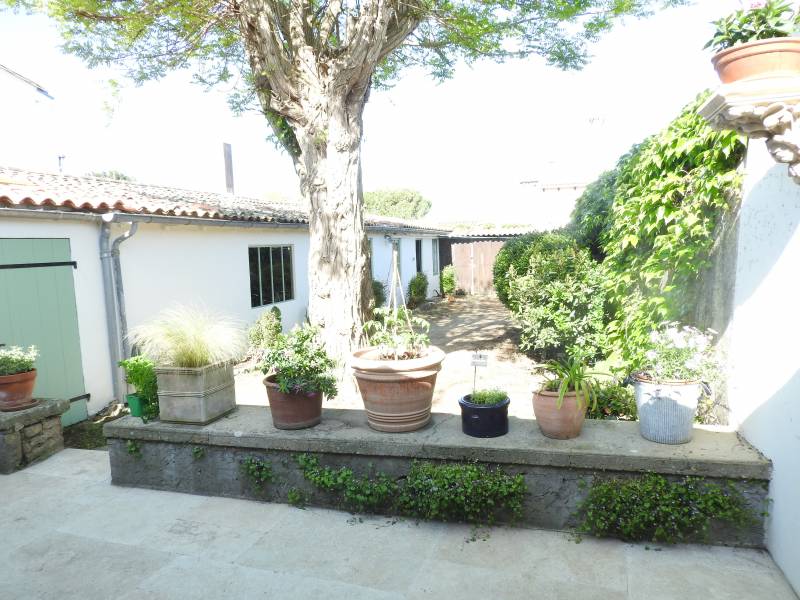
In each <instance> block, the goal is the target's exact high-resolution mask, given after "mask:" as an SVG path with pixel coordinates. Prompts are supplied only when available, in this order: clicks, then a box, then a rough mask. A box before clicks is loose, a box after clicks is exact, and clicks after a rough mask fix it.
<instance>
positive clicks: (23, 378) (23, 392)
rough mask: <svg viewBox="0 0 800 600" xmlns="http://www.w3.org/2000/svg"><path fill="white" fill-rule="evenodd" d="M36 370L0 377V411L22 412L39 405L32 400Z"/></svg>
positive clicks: (36, 401)
mask: <svg viewBox="0 0 800 600" xmlns="http://www.w3.org/2000/svg"><path fill="white" fill-rule="evenodd" d="M35 384H36V369H33V370H32V371H26V372H25V373H16V374H15V375H3V376H1V377H0V411H3V412H11V411H15V410H24V409H26V408H30V407H31V406H36V405H37V404H39V401H38V400H34V399H33V386H34V385H35Z"/></svg>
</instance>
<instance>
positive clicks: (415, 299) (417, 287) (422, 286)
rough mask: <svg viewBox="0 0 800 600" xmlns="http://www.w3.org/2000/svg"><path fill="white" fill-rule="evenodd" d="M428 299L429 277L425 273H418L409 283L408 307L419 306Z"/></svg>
mask: <svg viewBox="0 0 800 600" xmlns="http://www.w3.org/2000/svg"><path fill="white" fill-rule="evenodd" d="M427 297H428V276H427V275H425V273H417V274H416V275H414V277H412V278H411V281H409V282H408V307H409V308H414V307H416V306H419V305H420V304H422V303H423V302H425V299H426V298H427Z"/></svg>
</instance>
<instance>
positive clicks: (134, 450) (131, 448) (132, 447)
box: [125, 440, 142, 458]
mask: <svg viewBox="0 0 800 600" xmlns="http://www.w3.org/2000/svg"><path fill="white" fill-rule="evenodd" d="M125 449H126V450H127V451H128V454H130V455H131V456H133V457H134V458H141V456H142V447H141V446H140V445H139V442H137V441H136V440H128V441H127V442H125Z"/></svg>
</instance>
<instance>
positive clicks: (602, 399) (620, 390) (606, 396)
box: [586, 382, 637, 421]
mask: <svg viewBox="0 0 800 600" xmlns="http://www.w3.org/2000/svg"><path fill="white" fill-rule="evenodd" d="M595 401H596V402H595V405H594V406H590V407H589V410H588V411H587V413H586V418H587V419H608V420H618V421H635V420H636V416H637V412H636V399H635V398H634V396H633V390H631V388H630V386H621V385H619V384H618V383H616V382H606V383H602V384H600V385H598V386H597V388H596V390H595Z"/></svg>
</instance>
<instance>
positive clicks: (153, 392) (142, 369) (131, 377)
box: [119, 354, 158, 419]
mask: <svg viewBox="0 0 800 600" xmlns="http://www.w3.org/2000/svg"><path fill="white" fill-rule="evenodd" d="M119 366H120V367H122V368H123V369H125V381H126V382H128V383H129V384H130V385H132V386H133V387H134V389H135V390H136V395H137V396H139V399H140V400H141V401H142V402H143V406H144V418H145V419H154V418H156V417H157V416H158V378H157V377H156V368H155V367H156V366H155V363H153V361H152V360H150V359H149V358H147V357H146V356H142V355H141V354H140V355H138V356H132V357H131V358H126V359H125V360H121V361H119Z"/></svg>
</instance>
